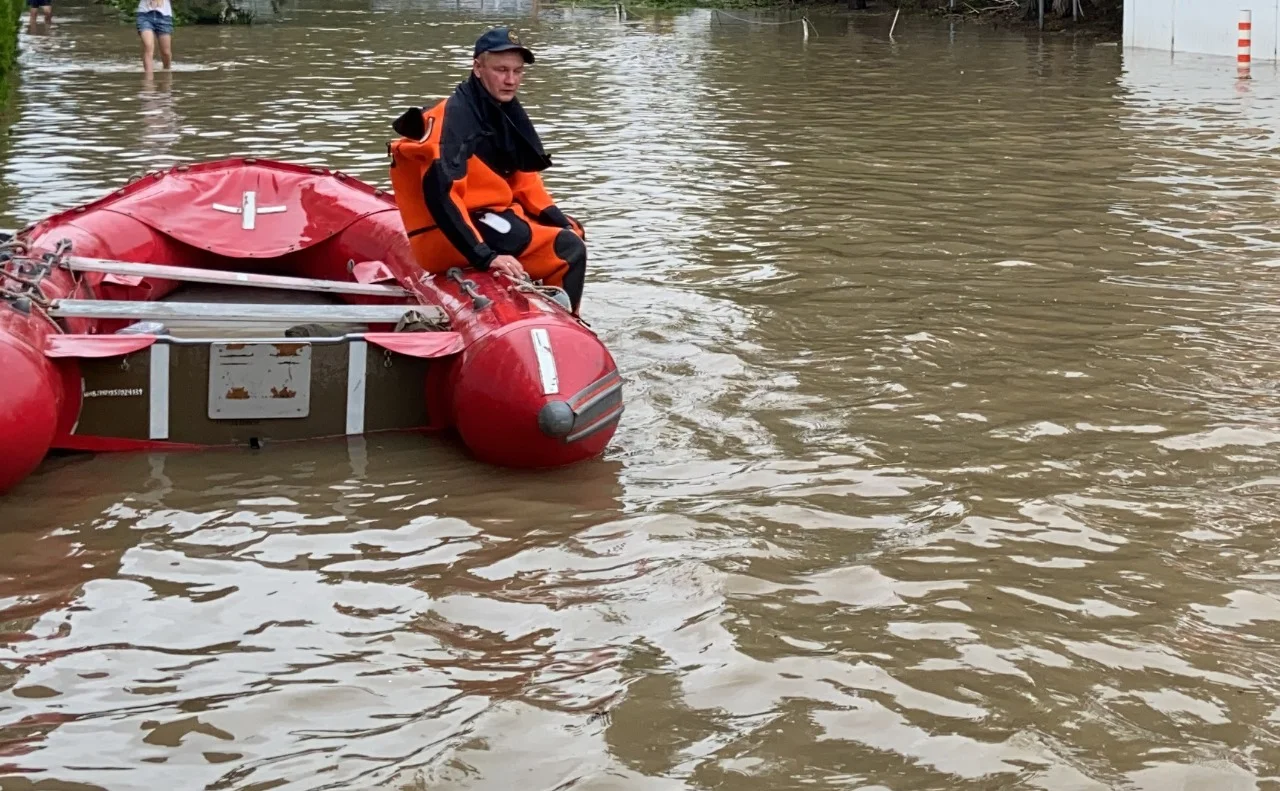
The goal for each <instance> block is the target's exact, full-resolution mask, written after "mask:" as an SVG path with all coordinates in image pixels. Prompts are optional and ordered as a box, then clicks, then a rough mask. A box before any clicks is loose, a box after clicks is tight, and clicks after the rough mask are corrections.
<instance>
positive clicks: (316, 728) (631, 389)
mask: <svg viewBox="0 0 1280 791" xmlns="http://www.w3.org/2000/svg"><path fill="white" fill-rule="evenodd" d="M761 18H762V19H767V20H771V21H779V20H784V19H786V18H787V17H779V16H768V17H761ZM495 21H512V22H515V23H517V24H519V25H520V27H521V28H522V29H523V30H525V31H526V37H527V39H528V40H529V41H531V42H533V43H534V44H535V45H536V47H537V50H538V52H539V55H540V58H541V60H540V62H539V63H538V64H537V66H536V67H534V68H533V69H531V72H530V76H529V79H528V84H527V87H526V90H525V91H524V96H525V97H526V103H527V104H528V105H529V107H530V109H531V112H532V113H533V115H534V117H535V118H536V119H537V120H538V121H539V122H540V127H541V129H542V130H543V133H544V135H545V137H546V139H547V141H548V145H549V147H550V148H551V149H552V153H553V155H554V157H555V158H556V161H557V165H556V167H555V168H554V169H553V170H552V171H550V172H549V173H548V181H549V183H550V186H551V188H552V190H553V192H554V193H555V194H556V195H557V196H559V198H560V200H561V202H562V204H563V205H564V206H565V207H566V209H567V210H568V211H570V212H571V213H573V214H576V215H577V216H579V217H581V218H582V220H583V221H584V222H585V224H586V226H587V229H588V233H589V241H590V243H591V250H592V266H593V271H592V277H591V280H590V284H589V287H588V304H587V316H588V318H589V319H590V320H591V321H593V323H594V325H595V327H596V328H597V329H598V330H599V331H600V332H601V333H602V335H603V337H604V338H605V340H606V342H607V343H609V345H610V347H611V348H612V349H613V350H614V353H615V355H616V356H617V358H618V360H619V363H620V365H621V367H622V368H623V370H624V372H625V375H626V378H627V399H628V404H629V406H628V411H627V413H626V416H625V418H624V420H623V423H622V426H621V429H620V431H619V433H618V436H617V438H616V440H615V442H614V444H613V445H612V447H611V448H610V449H609V451H608V453H607V455H606V456H605V458H603V459H601V460H599V461H598V462H593V463H589V464H584V465H581V466H580V467H577V468H573V469H570V470H565V471H560V472H556V473H540V474H518V473H511V472H502V471H495V470H492V469H488V468H484V467H481V466H479V465H476V464H474V463H472V462H470V461H469V460H468V459H467V458H466V456H465V455H464V454H462V453H461V452H460V451H458V450H457V448H455V447H453V446H450V445H447V444H445V445H442V444H439V443H434V442H424V441H422V440H419V439H416V438H407V437H398V438H397V437H391V438H386V437H380V438H369V439H364V440H357V441H353V442H350V443H348V442H337V443H319V444H313V445H307V446H301V445H299V446H275V447H268V448H266V449H264V450H263V451H260V452H248V451H246V452H243V453H242V452H225V453H222V452H220V453H209V454H201V455H181V454H178V455H149V456H148V455H135V456H119V457H110V458H108V457H97V458H79V457H76V458H67V459H60V460H57V461H56V462H52V463H49V464H47V465H46V466H45V467H44V468H42V470H41V471H40V472H39V474H38V475H37V476H35V477H34V478H33V479H31V480H30V481H29V482H28V483H26V484H25V485H23V486H22V487H21V488H20V489H18V490H17V491H16V492H15V493H13V494H12V495H10V496H9V497H8V498H7V499H5V500H4V501H2V502H0V525H2V529H3V541H4V544H3V547H4V552H3V555H2V556H0V575H2V576H0V597H2V598H0V608H2V611H3V616H2V617H3V629H4V642H3V646H2V648H0V668H2V672H3V685H2V689H3V691H2V692H0V741H2V742H3V743H2V745H0V753H2V754H3V756H2V757H0V764H3V767H2V768H0V774H2V776H3V777H4V778H5V779H4V780H2V781H0V786H2V787H4V788H6V789H7V788H15V789H21V788H107V789H156V788H173V789H179V788H182V789H186V788H208V789H266V788H286V789H337V788H342V789H348V788H350V789H365V788H390V789H399V788H432V789H511V788H520V789H528V790H529V791H534V790H535V789H539V790H542V789H545V790H546V791H551V789H570V788H572V789H575V790H577V791H586V790H588V789H590V790H591V791H603V790H605V789H610V790H612V789H628V790H630V789H645V791H649V790H652V791H676V790H677V789H709V788H720V789H735V790H736V789H744V790H746V791H750V790H751V789H761V790H762V791H763V790H764V789H770V790H771V791H772V790H776V789H805V788H840V789H866V790H867V791H870V790H871V789H877V791H884V790H885V789H891V790H892V791H906V790H907V789H960V790H965V791H968V790H973V791H977V790H978V789H981V790H983V791H987V790H994V789H1046V790H1048V791H1084V790H1086V789H1088V790H1092V789H1108V788H1124V789H1141V790H1142V791H1163V790H1164V789H1196V790H1198V789H1206V790H1209V791H1222V790H1226V791H1235V790H1236V789H1253V788H1276V787H1277V782H1278V780H1277V778H1278V776H1280V678H1278V675H1280V628H1278V623H1277V622H1278V621H1280V551H1278V550H1277V549H1276V541H1277V517H1280V501H1278V499H1277V489H1278V488H1280V472H1278V471H1277V462H1278V461H1280V424H1278V422H1277V421H1278V419H1280V393H1277V386H1276V376H1277V368H1278V366H1280V308H1277V296H1280V231H1278V230H1277V228H1278V226H1277V223H1278V222H1280V200H1277V190H1276V185H1277V184H1276V176H1277V171H1276V160H1275V158H1274V155H1273V152H1274V150H1275V147H1276V144H1277V142H1280V141H1278V134H1277V125H1278V123H1280V81H1278V80H1277V75H1276V72H1275V69H1274V68H1273V67H1270V66H1260V67H1259V68H1258V69H1257V71H1256V73H1255V79H1254V80H1253V81H1252V82H1251V83H1249V84H1244V85H1238V84H1236V83H1235V81H1234V70H1233V64H1231V63H1230V62H1229V61H1222V60H1215V59H1207V58H1196V57H1190V56H1186V57H1184V56H1179V57H1178V58H1176V59H1173V60H1171V59H1170V58H1169V57H1168V56H1167V55H1154V54H1143V53H1125V52H1122V51H1121V50H1119V49H1118V48H1117V47H1115V46H1105V45H1099V44H1098V42H1097V41H1095V40H1090V39H1083V38H1080V39H1071V38H1066V37H1054V38H1049V39H1045V40H1043V41H1041V40H1039V39H1037V38H1034V37H1031V38H1028V37H1024V36H1022V35H1021V34H1011V33H1007V32H1002V31H993V30H991V29H979V28H975V27H968V28H963V27H962V28H957V29H954V30H952V29H950V28H949V27H947V26H946V25H938V24H936V23H926V22H923V21H916V20H903V21H902V22H900V23H899V26H898V29H897V31H896V33H895V36H894V40H893V41H892V42H891V41H889V39H888V37H887V35H886V34H887V30H888V25H889V20H888V18H887V17H883V16H879V17H877V16H866V17H858V18H856V19H853V20H849V19H846V18H843V17H819V18H816V19H815V24H816V35H815V36H813V37H811V38H810V40H809V41H808V43H807V44H806V43H805V42H804V41H803V40H802V37H801V31H800V28H799V27H798V26H796V25H779V26H764V25H752V26H748V25H745V24H742V23H741V22H739V21H737V20H734V19H729V18H726V17H720V18H717V17H716V16H715V15H713V14H712V13H710V12H707V11H694V12H688V13H683V14H678V15H673V16H666V17H660V18H655V17H653V16H652V15H645V16H644V17H642V18H632V19H630V20H628V21H627V22H626V23H625V24H622V23H619V22H618V21H617V20H616V19H615V18H613V16H612V12H608V11H593V10H586V9H561V10H557V9H547V8H543V9H541V11H540V13H539V15H538V17H537V18H536V19H534V18H533V17H532V16H531V13H530V10H529V8H527V7H526V6H516V5H512V4H509V3H508V4H503V5H501V6H499V7H498V8H497V9H496V10H495V9H494V7H493V5H492V4H489V5H487V6H485V7H483V8H482V7H480V6H479V5H475V4H471V5H465V6H459V5H454V4H444V5H439V6H436V5H428V4H422V3H418V2H412V1H411V0H400V1H398V2H385V1H384V0H374V1H373V2H371V3H370V4H368V5H365V4H355V3H341V2H338V3H335V2H328V1H327V0H321V1H320V2H317V3H315V4H310V3H309V4H306V5H305V6H302V7H295V6H286V7H285V8H284V9H283V12H282V15H281V19H280V20H279V21H277V22H275V23H272V24H264V25H256V26H253V27H249V28H244V27H235V28H231V27H225V28H198V29H197V28H187V29H180V30H179V31H178V35H177V36H176V39H175V51H176V52H177V56H178V69H177V70H176V72H175V73H173V74H170V75H158V76H157V78H156V79H155V80H153V81H152V82H150V83H144V81H143V80H142V78H141V76H140V74H138V73H137V71H138V70H137V65H136V63H135V55H134V51H133V47H134V36H133V33H132V31H131V28H130V27H129V26H127V25H117V24H116V23H114V22H111V21H110V20H108V19H106V18H104V17H103V15H102V13H101V12H100V11H99V9H98V8H97V7H94V6H89V5H75V6H72V5H68V4H62V3H59V6H58V19H57V21H56V26H55V29H54V30H53V32H52V33H51V34H48V35H46V34H44V33H42V32H38V33H36V34H24V36H23V40H22V47H23V52H22V66H23V70H22V78H21V84H20V85H19V86H18V88H17V106H16V116H15V118H14V120H13V123H12V126H11V128H10V133H9V136H8V137H7V139H5V141H4V143H3V151H0V167H2V168H3V180H2V183H3V192H2V194H0V211H2V213H3V216H2V217H0V219H3V220H4V221H5V222H6V223H8V224H21V223H23V222H26V221H28V220H31V219H34V218H36V217H39V216H41V215H43V214H45V213H47V212H50V211H52V210H55V209H58V208H61V207H64V206H67V205H71V204H73V203H75V202H79V201H83V200H87V199H90V198H93V197H96V196H97V195H99V194H101V193H102V192H104V191H106V190H108V189H110V188H112V187H114V186H115V185H117V184H119V183H121V182H122V181H123V180H125V179H126V178H128V177H129V176H130V175H131V174H133V173H136V172H139V171H141V170H144V169H147V168H151V167H157V166H162V165H166V164H169V163H172V162H178V161H188V160H192V159H201V158H210V157H221V156H229V155H256V156H262V157H276V158H281V159H288V160H292V161H301V162H307V163H315V164H328V165H332V166H335V167H341V168H342V169H344V170H346V171H348V172H350V173H353V174H357V175H359V176H361V177H364V178H366V179H368V180H371V181H373V182H375V183H379V184H385V183H386V170H385V147H384V144H385V142H386V140H387V138H388V135H389V134H390V129H389V122H390V120H391V118H393V117H394V116H395V115H396V114H397V113H398V112H399V111H400V110H401V109H402V108H403V107H404V106H406V105H407V104H409V103H415V102H420V101H423V100H425V99H426V98H429V97H436V96H440V95H442V94H443V93H444V92H446V91H447V90H449V88H450V86H451V85H452V84H454V82H456V80H457V79H458V78H459V75H460V74H462V73H463V71H464V70H465V68H466V65H467V55H468V46H469V42H470V41H471V40H472V39H473V37H474V35H475V34H476V32H477V31H478V30H479V29H481V28H482V27H483V26H484V25H485V24H487V23H490V22H495Z"/></svg>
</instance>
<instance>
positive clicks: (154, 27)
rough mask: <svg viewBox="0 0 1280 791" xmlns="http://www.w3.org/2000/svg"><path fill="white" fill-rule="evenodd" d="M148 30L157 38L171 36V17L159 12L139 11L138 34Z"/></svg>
mask: <svg viewBox="0 0 1280 791" xmlns="http://www.w3.org/2000/svg"><path fill="white" fill-rule="evenodd" d="M144 30H150V31H151V32H152V33H155V34H156V35H157V36H172V35H173V17H171V16H165V15H164V14H162V13H160V12H159V11H140V12H139V13H138V32H139V33H141V32H142V31H144Z"/></svg>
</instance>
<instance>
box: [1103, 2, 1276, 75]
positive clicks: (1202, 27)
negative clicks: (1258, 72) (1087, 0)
mask: <svg viewBox="0 0 1280 791" xmlns="http://www.w3.org/2000/svg"><path fill="white" fill-rule="evenodd" d="M1242 8H1247V9H1249V10H1251V11H1253V59H1254V60H1267V61H1273V60H1278V59H1280V0H1235V2H1231V0H1125V2H1124V45H1125V46H1126V47H1136V48H1139V49H1158V50H1164V51H1165V52H1199V53H1202V54H1205V55H1223V56H1228V57H1235V54H1236V39H1237V37H1238V36H1237V32H1238V29H1237V27H1236V25H1237V23H1239V21H1240V10H1241V9H1242Z"/></svg>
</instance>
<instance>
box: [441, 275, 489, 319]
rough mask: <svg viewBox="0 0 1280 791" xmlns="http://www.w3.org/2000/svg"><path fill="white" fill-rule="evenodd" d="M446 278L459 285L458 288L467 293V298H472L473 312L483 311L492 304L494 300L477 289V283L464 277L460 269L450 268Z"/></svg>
mask: <svg viewBox="0 0 1280 791" xmlns="http://www.w3.org/2000/svg"><path fill="white" fill-rule="evenodd" d="M445 276H446V277H448V278H449V279H450V280H452V281H454V282H455V283H457V284H458V287H459V288H461V289H462V290H463V291H464V292H466V294H467V296H469V297H471V308H472V310H483V309H484V308H487V307H489V305H490V304H492V302H493V300H491V299H489V298H488V297H486V296H485V295H484V294H481V293H480V290H479V289H477V288H476V284H475V283H473V282H471V281H470V280H467V279H466V278H465V277H463V276H462V270H461V269H459V268H458V267H456V266H455V267H450V269H449V271H448V272H447V273H445Z"/></svg>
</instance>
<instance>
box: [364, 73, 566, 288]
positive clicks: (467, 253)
mask: <svg viewBox="0 0 1280 791" xmlns="http://www.w3.org/2000/svg"><path fill="white" fill-rule="evenodd" d="M392 127H393V128H394V129H395V131H396V132H397V133H399V134H400V139H398V140H396V141H394V142H392V143H391V144H390V146H389V149H390V154H391V184H392V187H393V189H394V190H395V196H396V204H397V205H398V206H399V207H400V216H401V217H402V218H403V219H404V227H405V231H406V232H407V233H408V234H409V244H410V246H411V247H412V248H413V254H414V257H415V258H416V259H417V261H418V264H419V265H420V266H421V267H422V268H423V269H426V270H427V271H429V272H444V271H446V270H448V269H449V268H450V267H454V266H471V267H474V268H476V269H479V270H481V271H485V270H487V269H488V268H489V264H490V262H492V261H493V259H494V258H496V257H497V256H499V255H512V256H515V257H516V258H517V259H518V260H519V261H520V264H521V265H522V266H523V267H524V269H525V271H526V272H528V273H529V276H530V277H532V278H533V279H535V280H542V281H543V282H544V283H548V284H550V285H555V286H560V287H561V288H563V289H564V290H565V292H566V293H567V294H568V295H569V299H570V301H571V302H572V303H573V309H574V311H575V312H576V311H577V309H578V304H579V303H580V302H581V300H582V288H583V283H584V280H585V277H586V269H587V246H586V243H585V242H584V239H585V234H584V233H583V230H582V226H581V225H579V224H578V222H577V221H576V220H574V219H573V218H571V217H569V216H567V215H566V214H564V212H562V211H560V209H559V208H558V207H557V206H556V205H555V201H553V200H552V199H551V196H550V195H549V194H548V193H547V190H546V188H545V187H544V186H543V184H542V176H541V175H539V173H540V172H541V171H542V170H545V169H546V168H547V167H549V166H550V165H551V159H550V157H548V156H547V154H546V152H545V151H544V150H543V148H542V141H541V140H540V139H539V138H538V133H537V132H536V131H535V130H534V128H533V123H532V122H531V121H530V120H529V116H528V115H527V114H526V113H525V111H524V109H523V108H522V107H521V106H520V103H519V101H517V100H514V99H513V100H512V101H510V102H504V103H499V102H498V101H497V100H495V99H494V98H493V97H492V96H490V95H489V92H488V91H486V90H485V88H484V85H483V84H481V82H480V80H479V79H477V78H476V76H475V75H474V74H473V75H471V77H470V78H469V79H468V80H467V81H466V82H464V83H462V84H461V85H459V86H458V87H457V90H455V91H454V93H453V95H452V96H450V97H449V98H447V99H445V100H443V101H441V102H440V103H439V104H437V105H435V106H434V107H432V108H430V109H427V110H424V109H421V108H416V107H415V108H412V109H410V110H408V111H406V112H405V113H404V114H403V115H401V116H400V117H399V118H397V119H396V121H395V123H393V124H392Z"/></svg>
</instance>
